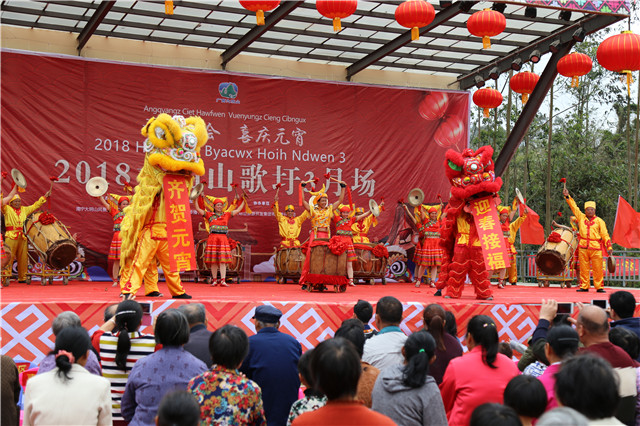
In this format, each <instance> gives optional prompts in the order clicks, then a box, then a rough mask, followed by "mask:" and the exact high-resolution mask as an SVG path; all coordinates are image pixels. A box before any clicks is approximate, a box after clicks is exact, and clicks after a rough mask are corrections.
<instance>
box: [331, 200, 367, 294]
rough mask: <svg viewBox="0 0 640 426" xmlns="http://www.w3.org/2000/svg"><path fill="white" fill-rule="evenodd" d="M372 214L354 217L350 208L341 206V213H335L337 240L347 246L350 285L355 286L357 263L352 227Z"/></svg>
mask: <svg viewBox="0 0 640 426" xmlns="http://www.w3.org/2000/svg"><path fill="white" fill-rule="evenodd" d="M370 214H371V212H370V211H369V212H367V213H363V214H361V215H359V216H354V215H355V213H354V212H352V211H351V207H349V206H341V207H340V213H335V216H334V217H333V221H334V222H335V224H336V238H339V239H340V241H341V242H342V243H343V244H346V246H347V250H346V252H347V277H348V278H349V285H351V286H355V283H354V282H353V262H355V261H356V259H357V256H356V250H355V249H354V247H353V239H352V236H353V232H352V231H351V227H352V226H353V224H354V223H356V222H357V221H359V220H362V219H364V218H366V217H367V216H369V215H370Z"/></svg>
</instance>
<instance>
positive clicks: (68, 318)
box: [36, 311, 102, 376]
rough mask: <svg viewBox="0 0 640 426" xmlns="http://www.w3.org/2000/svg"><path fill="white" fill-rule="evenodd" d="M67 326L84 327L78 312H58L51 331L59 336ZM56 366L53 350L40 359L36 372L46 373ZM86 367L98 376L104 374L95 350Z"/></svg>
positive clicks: (55, 335)
mask: <svg viewBox="0 0 640 426" xmlns="http://www.w3.org/2000/svg"><path fill="white" fill-rule="evenodd" d="M67 327H82V323H81V322H80V317H79V316H78V314H76V313H75V312H72V311H64V312H61V313H60V314H58V316H57V317H55V318H54V319H53V321H52V322H51V331H52V332H53V335H54V337H57V336H58V333H60V331H62V330H63V329H65V328H67ZM54 368H56V356H55V354H54V353H53V352H51V353H50V354H48V355H47V356H45V357H44V358H43V359H42V361H40V365H39V366H38V372H37V373H36V374H42V373H46V372H47V371H51V370H53V369H54ZM85 368H86V369H87V371H89V373H92V374H96V375H98V376H101V375H102V370H101V368H100V361H98V357H97V356H96V354H94V353H93V352H91V353H89V357H88V358H87V363H86V366H85Z"/></svg>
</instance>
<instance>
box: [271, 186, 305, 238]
mask: <svg viewBox="0 0 640 426" xmlns="http://www.w3.org/2000/svg"><path fill="white" fill-rule="evenodd" d="M273 213H274V214H275V215H276V221H277V222H278V232H279V233H280V237H281V238H282V241H280V248H291V247H300V241H299V240H298V236H299V235H300V230H301V229H302V224H303V223H304V221H305V220H307V219H308V218H309V212H308V211H307V210H305V211H303V212H302V214H301V215H300V216H296V212H295V209H294V207H293V205H292V204H289V205H287V206H286V207H285V208H284V215H283V214H282V213H280V208H279V206H278V194H277V193H276V196H275V198H274V201H273Z"/></svg>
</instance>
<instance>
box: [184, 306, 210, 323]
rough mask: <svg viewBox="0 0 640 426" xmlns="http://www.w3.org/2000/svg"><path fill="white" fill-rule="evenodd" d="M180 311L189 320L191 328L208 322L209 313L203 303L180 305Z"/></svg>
mask: <svg viewBox="0 0 640 426" xmlns="http://www.w3.org/2000/svg"><path fill="white" fill-rule="evenodd" d="M178 310H179V311H180V312H182V314H183V315H184V316H185V317H186V318H187V322H188V323H189V327H193V326H194V325H196V324H204V323H205V321H206V320H207V311H206V309H205V308H204V305H203V304H202V303H189V304H185V305H180V307H178Z"/></svg>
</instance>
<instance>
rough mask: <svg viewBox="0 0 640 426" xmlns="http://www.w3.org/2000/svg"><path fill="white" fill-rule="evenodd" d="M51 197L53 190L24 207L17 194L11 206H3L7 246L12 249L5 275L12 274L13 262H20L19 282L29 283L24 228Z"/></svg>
mask: <svg viewBox="0 0 640 426" xmlns="http://www.w3.org/2000/svg"><path fill="white" fill-rule="evenodd" d="M50 195H51V190H49V191H47V193H46V194H45V195H44V196H42V197H40V198H39V199H38V201H36V202H35V203H33V204H31V205H30V206H26V207H23V206H22V199H21V198H20V196H19V195H18V194H15V195H14V196H13V197H12V198H11V201H10V202H9V205H4V204H3V205H2V214H3V215H4V221H5V224H6V231H7V232H6V234H5V241H4V242H5V244H7V246H8V247H9V248H10V249H11V258H10V259H9V263H8V265H7V268H8V270H7V271H5V273H8V274H10V273H11V267H12V265H13V260H14V259H15V260H16V261H17V262H18V282H19V283H26V282H27V264H28V261H29V259H28V257H27V237H26V236H25V235H24V232H23V227H24V221H25V220H26V219H27V216H29V215H30V214H31V213H33V212H35V211H36V210H38V209H39V208H40V206H42V205H43V204H44V203H45V202H46V201H47V198H49V196H50Z"/></svg>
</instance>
